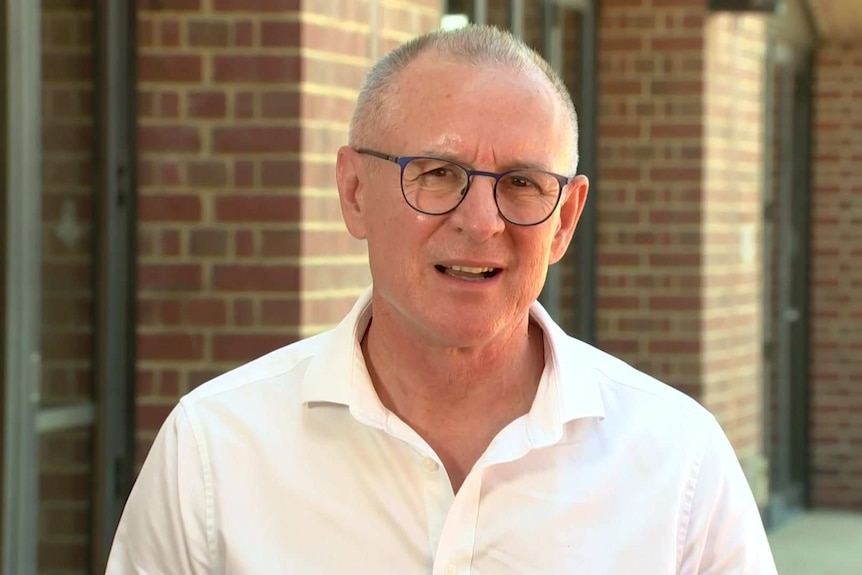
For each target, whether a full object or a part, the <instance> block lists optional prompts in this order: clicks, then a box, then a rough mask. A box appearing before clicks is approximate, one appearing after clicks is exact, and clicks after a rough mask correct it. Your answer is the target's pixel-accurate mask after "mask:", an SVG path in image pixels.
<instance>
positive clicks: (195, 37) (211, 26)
mask: <svg viewBox="0 0 862 575" xmlns="http://www.w3.org/2000/svg"><path fill="white" fill-rule="evenodd" d="M187 26H188V39H189V40H188V42H189V45H190V46H193V47H208V48H213V47H215V48H218V47H226V46H227V45H228V37H229V33H230V29H229V27H228V23H227V22H218V21H207V20H196V21H191V22H188V23H187Z"/></svg>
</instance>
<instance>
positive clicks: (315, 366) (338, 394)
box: [302, 287, 605, 445]
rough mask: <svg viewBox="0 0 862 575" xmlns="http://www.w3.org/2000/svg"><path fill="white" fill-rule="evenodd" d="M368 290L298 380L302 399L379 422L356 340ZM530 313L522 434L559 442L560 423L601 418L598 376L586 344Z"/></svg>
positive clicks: (544, 315) (381, 415) (536, 311)
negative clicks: (532, 394) (532, 392)
mask: <svg viewBox="0 0 862 575" xmlns="http://www.w3.org/2000/svg"><path fill="white" fill-rule="evenodd" d="M371 297H372V288H371V287H369V288H368V289H367V290H366V291H365V292H364V293H363V294H362V295H361V296H360V297H359V299H357V301H356V303H355V304H354V305H353V308H352V309H351V310H350V312H349V313H348V314H347V316H345V318H344V319H343V320H342V321H341V323H339V324H338V326H337V327H336V328H335V329H334V330H332V331H331V332H330V334H329V337H328V338H327V341H326V342H325V344H324V345H323V349H322V351H321V353H319V354H317V355H315V356H314V357H313V359H312V360H311V363H310V364H309V366H308V370H307V372H306V374H305V377H304V378H303V382H302V398H303V403H305V404H306V405H308V406H313V405H315V404H320V403H330V404H333V403H334V404H340V405H345V406H348V407H350V410H351V412H352V413H353V414H354V416H356V417H357V418H358V419H360V420H363V421H365V422H366V423H369V424H374V425H376V426H382V425H383V424H384V421H385V419H386V416H387V412H386V409H385V408H384V407H383V405H382V404H381V403H380V399H379V398H378V397H377V393H376V392H375V390H374V386H373V384H372V383H371V377H370V376H369V374H368V369H367V367H366V365H365V359H364V357H363V355H362V348H361V345H360V344H361V340H362V336H363V335H364V334H365V330H366V328H367V327H368V323H369V322H370V321H371ZM530 316H531V317H532V319H533V321H535V322H536V323H537V324H538V325H539V327H541V328H542V331H543V333H544V337H545V371H544V373H543V375H542V380H541V382H540V383H539V388H538V390H537V392H536V399H535V400H534V402H533V407H532V408H531V410H530V414H529V415H528V424H527V425H528V432H529V434H530V437H531V441H532V442H533V443H534V444H535V445H540V444H542V445H544V444H550V443H554V442H556V441H559V439H560V437H561V436H562V433H563V425H565V424H566V423H568V422H569V421H572V420H575V419H580V418H586V417H598V418H604V417H605V409H604V402H603V400H602V394H601V380H602V379H604V376H603V375H602V374H601V372H600V371H599V370H598V369H597V368H596V367H595V366H594V362H593V361H590V359H591V358H590V357H589V356H588V354H587V353H586V350H587V349H588V348H589V346H587V345H586V344H583V343H581V342H579V341H577V340H575V339H573V338H571V337H569V336H568V335H567V334H566V333H565V332H564V331H563V330H562V329H561V328H560V327H559V326H558V325H557V324H556V323H555V322H554V320H553V319H551V316H550V315H549V314H548V312H547V311H546V310H545V308H544V307H542V305H541V304H540V303H538V302H535V303H533V305H532V306H531V307H530Z"/></svg>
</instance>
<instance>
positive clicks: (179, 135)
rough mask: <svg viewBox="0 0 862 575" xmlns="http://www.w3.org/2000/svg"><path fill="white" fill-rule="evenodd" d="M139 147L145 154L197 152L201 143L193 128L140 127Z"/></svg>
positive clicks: (196, 131)
mask: <svg viewBox="0 0 862 575" xmlns="http://www.w3.org/2000/svg"><path fill="white" fill-rule="evenodd" d="M138 145H139V146H140V149H141V151H143V152H197V151H198V150H199V149H200V147H201V142H200V134H199V133H198V130H197V129H196V128H194V127H191V126H140V127H139V128H138Z"/></svg>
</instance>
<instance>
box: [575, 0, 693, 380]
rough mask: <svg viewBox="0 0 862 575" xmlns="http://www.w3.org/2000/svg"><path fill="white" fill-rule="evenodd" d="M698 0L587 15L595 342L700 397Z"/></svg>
mask: <svg viewBox="0 0 862 575" xmlns="http://www.w3.org/2000/svg"><path fill="white" fill-rule="evenodd" d="M703 62H704V7H703V2H702V1H697V0H693V1H690V2H667V1H662V0H606V1H604V2H602V3H601V5H600V14H599V67H598V70H599V71H598V75H599V77H598V81H599V86H598V89H599V93H600V94H601V97H600V98H599V117H598V147H599V152H598V158H599V181H600V183H601V190H600V193H599V194H597V195H596V196H595V197H593V198H592V201H598V204H599V205H598V212H599V213H598V254H597V262H598V263H597V265H598V270H597V290H598V304H597V308H598V309H597V310H596V316H597V317H596V319H597V323H596V325H597V340H598V344H599V345H600V347H602V348H604V349H606V350H607V351H610V352H611V353H614V354H616V355H618V356H620V357H622V358H623V359H625V360H627V361H629V362H631V363H633V364H634V365H636V366H637V367H639V368H641V369H644V370H646V371H647V372H649V373H651V374H653V375H655V376H656V377H659V378H661V379H664V380H665V381H667V382H668V383H671V384H673V385H675V386H677V387H679V388H680V389H683V390H684V391H686V392H688V393H689V394H691V395H693V396H695V397H698V396H699V395H700V393H701V388H700V385H701V380H700V376H701V353H700V352H701V341H700V340H701V338H700V329H701V324H700V321H701V308H702V305H703V298H702V294H701V277H700V262H701V241H702V238H701V233H702V232H701V224H702V214H701V210H702V207H703V206H702V203H703V200H702V196H703V193H702V182H703V177H704V175H703V165H702V157H703V149H704V148H703V134H704V129H705V128H704V102H703V90H704V78H703V65H704V64H703Z"/></svg>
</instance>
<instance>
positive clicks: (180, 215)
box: [138, 195, 201, 222]
mask: <svg viewBox="0 0 862 575" xmlns="http://www.w3.org/2000/svg"><path fill="white" fill-rule="evenodd" d="M200 217H201V202H200V198H199V197H198V196H191V195H178V196H173V195H157V196H156V195H143V196H141V197H140V198H139V199H138V218H139V220H140V221H144V222H193V221H197V220H199V219H200Z"/></svg>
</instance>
